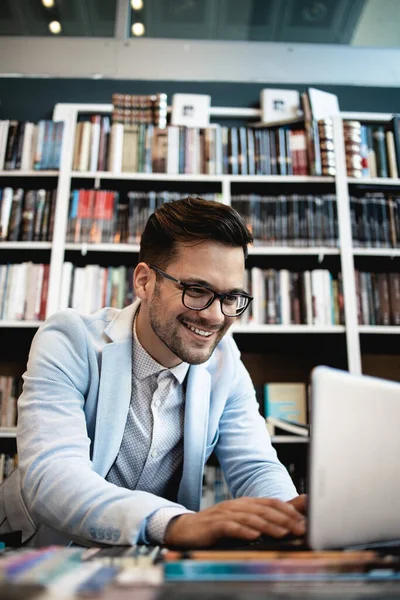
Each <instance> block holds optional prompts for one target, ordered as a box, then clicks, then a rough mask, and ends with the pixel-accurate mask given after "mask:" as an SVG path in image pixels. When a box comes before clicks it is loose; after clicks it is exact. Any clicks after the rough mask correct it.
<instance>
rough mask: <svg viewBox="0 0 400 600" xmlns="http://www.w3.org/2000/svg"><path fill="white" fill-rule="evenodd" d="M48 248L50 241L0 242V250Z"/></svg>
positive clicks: (49, 247)
mask: <svg viewBox="0 0 400 600" xmlns="http://www.w3.org/2000/svg"><path fill="white" fill-rule="evenodd" d="M1 249H3V250H50V249H51V242H0V250H1Z"/></svg>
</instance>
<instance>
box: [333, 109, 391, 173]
mask: <svg viewBox="0 0 400 600" xmlns="http://www.w3.org/2000/svg"><path fill="white" fill-rule="evenodd" d="M396 129H397V125H396V118H395V119H394V120H392V121H391V123H390V126H389V128H387V127H386V126H384V125H370V124H368V125H367V124H362V123H361V122H360V121H344V123H343V133H344V143H345V151H346V167H347V175H348V176H349V177H357V178H361V177H390V178H394V179H397V178H398V176H399V170H398V165H399V164H400V155H399V152H400V146H399V137H398V136H399V133H398V132H397V133H396Z"/></svg>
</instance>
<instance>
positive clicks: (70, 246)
mask: <svg viewBox="0 0 400 600" xmlns="http://www.w3.org/2000/svg"><path fill="white" fill-rule="evenodd" d="M0 248H1V245H0ZM65 249H66V250H75V251H78V252H81V253H82V254H86V253H87V252H128V253H138V252H139V250H140V245H139V244H112V243H110V244H107V243H103V244H91V243H89V242H87V243H83V242H79V243H73V242H68V243H67V244H65ZM250 254H251V255H253V256H263V255H267V256H269V255H278V256H280V255H290V256H292V255H296V256H305V255H307V256H308V255H312V256H314V255H315V256H320V255H321V256H323V255H326V254H332V255H339V249H338V248H325V247H318V248H294V247H292V246H253V247H251V248H249V255H250Z"/></svg>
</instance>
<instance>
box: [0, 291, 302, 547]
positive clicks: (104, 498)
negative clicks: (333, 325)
mask: <svg viewBox="0 0 400 600" xmlns="http://www.w3.org/2000/svg"><path fill="white" fill-rule="evenodd" d="M138 305H139V304H138V302H135V303H134V304H132V305H131V306H129V307H127V308H125V309H123V310H117V309H112V308H105V309H102V310H100V311H98V312H97V313H95V314H93V315H90V316H82V315H80V314H79V313H77V312H76V311H74V310H72V309H67V310H65V311H62V312H59V313H57V314H54V315H52V316H51V317H50V318H49V319H47V321H46V322H45V323H44V325H42V327H40V329H39V330H38V332H37V334H36V335H35V337H34V340H33V342H32V347H31V351H30V354H29V360H28V366H27V371H26V373H25V374H24V387H23V393H22V395H21V397H20V398H19V401H18V430H17V443H18V456H19V468H18V471H19V472H18V473H17V475H15V476H14V477H13V480H14V488H15V486H16V485H18V486H19V487H20V493H21V496H22V501H23V504H24V507H23V509H24V510H25V511H27V512H28V513H29V515H30V516H29V518H30V529H29V528H28V529H27V532H26V533H25V534H24V539H26V538H27V537H29V535H31V533H32V531H31V530H32V528H33V530H35V528H37V527H38V526H39V525H40V526H41V527H43V526H44V527H45V528H48V530H49V531H52V532H54V533H57V532H62V533H63V534H66V536H67V537H68V539H73V540H76V541H80V542H81V543H90V542H102V543H118V544H132V543H135V542H136V541H138V540H139V541H146V536H145V526H146V520H147V518H148V517H149V516H150V515H151V514H152V513H153V512H154V511H156V510H157V509H159V508H162V507H165V506H179V505H182V506H184V507H186V508H188V509H190V510H193V511H197V510H199V506H200V499H201V492H202V476H203V469H204V463H205V461H206V460H207V458H208V457H209V456H210V454H211V453H212V452H213V451H215V453H216V455H217V457H218V459H219V461H220V464H221V466H222V468H223V471H224V474H225V478H226V480H227V483H228V486H229V489H230V491H231V493H232V495H233V497H238V496H267V497H273V498H280V499H282V500H289V499H291V498H293V497H294V496H296V495H297V492H296V489H295V488H294V486H293V484H292V481H291V479H290V477H289V475H288V473H287V471H286V469H285V468H284V467H283V466H282V464H281V463H280V462H279V460H278V459H277V456H276V452H275V450H274V449H273V447H272V446H271V441H270V438H269V435H268V432H267V429H266V426H265V421H264V419H263V418H262V417H261V416H260V414H259V412H258V403H257V401H256V398H255V392H254V387H253V385H252V382H251V379H250V377H249V374H248V372H247V371H246V369H245V367H244V365H243V363H242V362H241V360H240V355H239V351H238V349H237V347H236V345H235V342H234V341H233V339H232V338H231V336H229V335H228V336H225V338H224V339H223V340H222V341H221V343H220V344H219V345H218V347H217V348H216V350H215V351H214V353H213V355H212V356H211V358H210V359H209V360H208V361H207V362H206V363H204V364H202V365H196V366H194V365H192V366H191V367H190V368H189V371H188V380H187V390H186V404H185V421H184V464H183V473H182V479H181V483H180V486H179V492H178V504H175V503H173V502H170V501H168V500H165V499H163V498H160V497H158V496H155V495H153V494H150V493H147V492H143V491H135V490H128V489H125V488H121V487H117V486H115V485H113V484H111V483H108V482H107V481H106V480H105V476H106V474H107V472H108V471H109V469H110V467H111V465H112V464H113V462H114V460H115V458H116V456H117V454H118V451H119V448H120V445H121V440H122V436H123V433H124V429H125V423H126V419H127V414H128V408H129V403H130V398H131V361H132V323H133V318H134V314H135V312H136V310H137V308H138ZM6 482H7V480H6ZM10 487H11V484H10ZM13 494H14V496H13ZM2 498H3V500H2ZM13 498H14V500H13ZM1 501H2V502H3V503H4V504H5V513H6V517H8V516H9V517H11V521H13V522H14V524H18V525H20V523H21V518H20V517H21V515H19V516H18V515H16V514H13V512H14V513H16V508H15V506H16V503H15V489H14V492H13V493H12V492H11V491H10V490H9V491H7V489H5V490H3V494H2V497H1V496H0V502H1ZM13 502H14V505H13V506H11V503H13ZM7 506H8V508H7ZM3 510H4V509H3ZM18 519H19V520H18ZM11 525H12V523H11ZM52 541H55V540H52V538H51V536H50V537H47V538H46V543H51V542H52Z"/></svg>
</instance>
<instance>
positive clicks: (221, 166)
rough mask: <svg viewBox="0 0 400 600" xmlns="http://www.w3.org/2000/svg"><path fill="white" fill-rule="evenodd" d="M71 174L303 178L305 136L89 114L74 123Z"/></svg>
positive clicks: (306, 165) (292, 132) (305, 169)
mask: <svg viewBox="0 0 400 600" xmlns="http://www.w3.org/2000/svg"><path fill="white" fill-rule="evenodd" d="M72 168H73V170H74V171H82V172H86V171H96V170H99V171H104V170H107V171H111V172H113V173H121V172H128V173H168V174H171V175H176V174H208V175H223V174H231V175H308V174H319V175H325V174H331V173H330V172H329V173H326V172H325V171H324V170H323V168H322V164H321V165H320V167H318V173H315V169H314V172H311V169H310V165H309V159H308V157H307V150H306V132H305V131H304V130H289V129H287V128H284V127H279V128H275V129H257V128H253V127H225V126H220V125H218V124H213V125H210V126H209V127H206V128H196V127H184V126H177V125H168V126H167V127H165V128H161V127H156V126H154V125H153V124H148V125H144V124H134V125H128V124H126V123H125V124H124V123H121V122H114V123H112V124H110V118H109V117H108V116H107V115H106V116H100V115H94V116H92V117H91V118H90V120H84V121H78V123H77V126H76V131H75V145H74V154H73V163H72Z"/></svg>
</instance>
